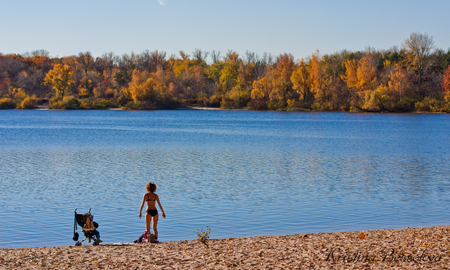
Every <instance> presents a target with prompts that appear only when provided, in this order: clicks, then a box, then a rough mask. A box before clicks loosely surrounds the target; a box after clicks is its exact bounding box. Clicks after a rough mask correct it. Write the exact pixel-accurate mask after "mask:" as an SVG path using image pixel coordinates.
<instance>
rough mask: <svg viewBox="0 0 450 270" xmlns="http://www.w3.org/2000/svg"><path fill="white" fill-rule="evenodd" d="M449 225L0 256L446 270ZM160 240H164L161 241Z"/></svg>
mask: <svg viewBox="0 0 450 270" xmlns="http://www.w3.org/2000/svg"><path fill="white" fill-rule="evenodd" d="M449 235H450V226H441V227H427V228H406V229H393V230H391V229H387V230H374V231H357V232H338V233H317V234H302V235H282V236H258V237H242V238H229V239H212V240H208V241H207V242H206V243H207V245H205V244H203V243H202V242H200V241H195V240H194V241H176V242H165V243H159V244H106V245H100V246H92V245H86V246H81V247H77V246H68V247H43V248H19V249H0V267H2V268H3V267H4V268H6V269H67V268H69V269H105V268H113V269H148V268H149V267H150V268H152V269H197V268H205V269H229V268H237V269H388V268H389V269H418V268H427V269H449V268H450V252H449V250H450V243H449V241H450V239H449ZM161 238H163V237H161Z"/></svg>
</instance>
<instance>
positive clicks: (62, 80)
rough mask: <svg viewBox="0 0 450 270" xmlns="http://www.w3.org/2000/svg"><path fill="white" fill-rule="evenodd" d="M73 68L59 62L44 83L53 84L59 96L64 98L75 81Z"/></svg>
mask: <svg viewBox="0 0 450 270" xmlns="http://www.w3.org/2000/svg"><path fill="white" fill-rule="evenodd" d="M72 74H73V70H72V69H71V67H70V66H68V65H62V64H57V65H55V66H54V67H53V69H52V70H50V71H49V72H48V73H47V75H46V76H45V79H44V83H45V84H46V85H51V86H52V87H53V89H54V90H55V92H56V94H57V95H58V96H61V98H64V95H65V94H66V92H67V90H68V89H69V87H70V86H71V85H72V84H73V83H74V81H73V80H72Z"/></svg>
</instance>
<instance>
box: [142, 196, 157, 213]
mask: <svg viewBox="0 0 450 270" xmlns="http://www.w3.org/2000/svg"><path fill="white" fill-rule="evenodd" d="M145 201H146V202H148V201H156V199H147V200H145ZM147 214H149V215H150V216H152V217H154V216H156V215H157V214H158V210H156V209H147Z"/></svg>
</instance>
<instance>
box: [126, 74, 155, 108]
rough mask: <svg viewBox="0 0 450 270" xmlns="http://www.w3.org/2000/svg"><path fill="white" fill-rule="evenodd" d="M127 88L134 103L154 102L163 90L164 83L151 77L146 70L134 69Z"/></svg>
mask: <svg viewBox="0 0 450 270" xmlns="http://www.w3.org/2000/svg"><path fill="white" fill-rule="evenodd" d="M128 90H129V92H130V94H131V98H132V99H133V100H134V102H135V103H139V102H150V103H154V102H156V101H157V99H158V97H159V95H160V94H161V91H163V90H164V85H163V84H161V83H159V82H157V81H156V80H155V79H153V78H151V77H150V74H149V73H148V72H147V71H143V72H140V71H138V70H134V71H133V76H132V79H131V82H130V84H129V87H128Z"/></svg>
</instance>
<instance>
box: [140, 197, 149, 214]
mask: <svg viewBox="0 0 450 270" xmlns="http://www.w3.org/2000/svg"><path fill="white" fill-rule="evenodd" d="M145 195H147V194H144V197H142V203H141V209H140V210H139V218H141V217H142V208H144V203H145Z"/></svg>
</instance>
